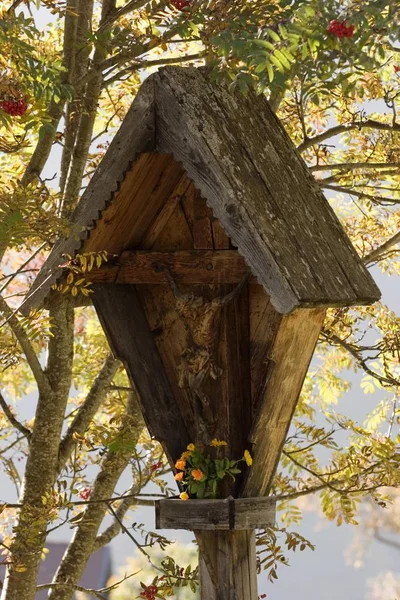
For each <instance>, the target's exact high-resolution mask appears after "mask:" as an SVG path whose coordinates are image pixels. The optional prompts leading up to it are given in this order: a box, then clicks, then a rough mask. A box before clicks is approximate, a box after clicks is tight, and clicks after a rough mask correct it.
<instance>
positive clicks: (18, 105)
mask: <svg viewBox="0 0 400 600" xmlns="http://www.w3.org/2000/svg"><path fill="white" fill-rule="evenodd" d="M0 108H1V110H3V111H4V112H6V113H7V114H8V115H11V116H12V117H22V115H24V114H25V113H26V110H27V108H28V103H27V102H26V100H22V99H19V100H18V99H17V98H12V99H10V100H2V101H1V102H0Z"/></svg>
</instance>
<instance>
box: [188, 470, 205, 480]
mask: <svg viewBox="0 0 400 600" xmlns="http://www.w3.org/2000/svg"><path fill="white" fill-rule="evenodd" d="M191 475H192V477H193V479H194V480H195V481H201V480H202V479H203V477H204V475H203V471H200V469H193V471H192V472H191Z"/></svg>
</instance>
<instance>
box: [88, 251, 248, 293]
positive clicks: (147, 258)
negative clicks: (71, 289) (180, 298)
mask: <svg viewBox="0 0 400 600" xmlns="http://www.w3.org/2000/svg"><path fill="white" fill-rule="evenodd" d="M165 269H167V270H168V271H169V272H170V274H171V275H172V277H173V278H174V280H175V281H176V282H177V283H182V284H186V285H189V284H190V285H192V284H207V285H214V284H218V283H219V284H221V283H231V284H237V283H239V282H240V281H241V280H242V279H243V277H245V275H246V274H247V273H248V272H249V269H248V267H247V265H246V264H245V262H244V260H243V258H242V257H241V256H240V255H239V254H238V253H237V252H236V251H235V250H220V251H210V250H192V251H191V252H190V251H187V250H186V251H182V252H179V251H178V252H146V251H138V252H134V251H129V250H128V251H126V252H123V253H122V254H121V256H120V258H119V259H118V262H117V264H114V265H107V264H105V265H103V266H102V267H100V268H99V269H92V270H91V271H88V273H87V275H86V277H87V279H88V280H89V281H92V282H99V281H100V282H102V283H105V282H108V283H116V284H160V283H164V284H165V283H168V279H167V276H166V274H165Z"/></svg>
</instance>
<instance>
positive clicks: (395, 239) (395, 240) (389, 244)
mask: <svg viewBox="0 0 400 600" xmlns="http://www.w3.org/2000/svg"><path fill="white" fill-rule="evenodd" d="M397 244H400V231H398V232H397V233H395V234H394V235H393V236H392V237H391V238H389V239H388V240H387V241H386V242H384V243H383V244H381V245H380V246H378V248H375V250H372V251H371V252H370V253H369V254H367V255H366V256H364V262H365V264H366V265H370V264H372V263H375V262H377V261H378V260H379V258H381V257H382V255H383V254H385V253H386V252H387V251H388V250H390V249H391V248H393V246H396V245H397Z"/></svg>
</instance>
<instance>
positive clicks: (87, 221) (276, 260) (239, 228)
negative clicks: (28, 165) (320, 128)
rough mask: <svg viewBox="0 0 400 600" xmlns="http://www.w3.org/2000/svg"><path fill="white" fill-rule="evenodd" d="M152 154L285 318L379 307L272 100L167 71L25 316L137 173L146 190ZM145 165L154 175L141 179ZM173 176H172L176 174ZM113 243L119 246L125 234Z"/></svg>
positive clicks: (132, 121)
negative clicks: (209, 214)
mask: <svg viewBox="0 0 400 600" xmlns="http://www.w3.org/2000/svg"><path fill="white" fill-rule="evenodd" d="M147 152H156V153H161V154H165V155H171V156H173V157H174V159H175V161H176V162H177V163H180V165H177V164H176V162H174V164H175V166H173V165H172V164H171V165H170V169H171V171H172V175H171V176H172V178H173V177H175V175H176V176H178V175H179V169H181V170H182V175H183V172H184V171H185V172H186V173H187V174H188V176H189V177H190V178H191V180H192V181H193V182H194V185H195V187H196V188H197V189H198V190H200V192H201V195H202V197H203V198H205V199H206V200H207V203H208V205H209V206H210V207H211V208H212V211H213V215H214V217H216V218H217V219H218V220H219V221H220V223H221V225H222V227H223V229H224V231H225V232H226V234H228V235H229V236H230V238H231V240H232V243H233V244H234V245H235V246H236V247H237V248H238V250H239V252H240V254H241V255H242V256H243V257H244V259H245V261H246V262H247V264H248V265H249V266H250V267H251V270H252V272H253V274H254V275H255V276H256V277H257V278H258V281H259V282H260V283H261V284H262V285H263V287H264V289H265V290H266V292H267V293H268V294H269V296H270V297H271V302H272V303H273V305H274V306H275V308H276V309H277V310H278V311H279V312H281V313H287V312H290V311H291V310H293V309H294V308H295V307H297V306H342V305H351V304H357V303H358V304H360V303H361V304H364V303H368V302H373V301H374V300H376V299H378V298H379V296H380V293H379V290H378V288H377V287H376V285H375V283H374V282H373V280H372V278H371V276H370V275H369V273H368V271H367V270H366V268H365V266H364V265H363V263H362V261H361V260H360V259H359V257H358V256H357V253H356V252H355V250H354V248H353V247H352V245H351V243H350V241H349V240H348V238H347V236H346V234H345V232H344V231H343V228H342V227H341V225H340V223H339V221H338V219H337V218H336V216H335V214H334V212H333V210H332V209H331V208H330V206H329V203H328V202H327V200H326V199H325V197H324V196H323V194H322V192H321V190H320V189H319V186H318V185H317V183H316V182H315V180H314V178H313V177H312V175H311V174H310V173H309V172H308V170H307V167H306V165H305V164H304V162H303V161H302V159H301V158H300V156H299V155H298V154H297V152H296V150H295V149H294V147H293V144H292V142H291V141H290V139H289V137H288V136H287V134H286V132H285V131H284V129H283V127H282V125H281V124H280V123H279V121H278V120H277V118H276V117H275V115H274V114H273V113H272V111H271V110H270V108H269V106H268V103H267V102H266V100H265V98H264V97H262V96H255V95H254V94H251V93H250V94H249V95H248V97H244V96H242V95H241V94H240V93H235V94H231V93H230V92H228V90H226V89H225V88H224V87H222V86H216V85H214V84H212V83H210V81H209V79H208V78H207V74H206V71H204V70H201V69H192V68H189V69H182V68H177V67H167V68H165V69H161V70H160V71H159V72H158V73H155V74H154V75H152V76H150V77H149V78H148V79H147V80H146V82H145V83H144V84H143V86H142V88H141V90H140V91H139V93H138V95H137V97H136V99H135V101H134V103H133V105H132V107H131V109H130V111H129V112H128V115H127V117H126V119H125V121H124V123H123V124H122V126H121V128H120V130H119V132H118V134H117V135H116V136H115V138H114V140H113V142H112V144H111V146H110V148H109V150H108V152H107V153H106V156H105V157H104V159H103V161H102V163H101V165H100V166H99V168H98V170H97V172H96V173H95V175H94V176H93V178H92V180H91V182H90V184H89V186H88V188H87V190H86V191H85V193H84V194H83V196H82V199H81V201H80V203H79V206H78V208H77V211H76V215H75V219H74V223H75V225H74V230H73V232H72V235H71V237H70V238H69V239H68V240H66V241H65V240H64V241H62V242H60V243H59V244H57V245H56V246H55V248H54V249H53V251H52V253H51V254H50V257H49V259H48V261H47V263H46V265H45V267H44V268H43V269H42V271H41V272H40V274H39V276H38V278H37V280H36V282H35V284H34V286H33V288H32V290H31V292H30V294H29V296H28V298H27V299H26V301H25V303H24V309H25V310H28V309H29V307H31V306H33V305H36V306H37V305H38V304H40V303H41V302H42V300H43V298H44V297H45V296H46V295H47V294H48V293H49V290H50V287H51V285H52V284H53V283H54V282H55V281H56V279H57V277H59V276H60V274H61V272H60V270H59V268H58V266H59V265H60V264H61V263H62V262H63V259H62V255H63V254H74V252H76V251H77V250H79V249H80V248H81V247H82V243H83V241H84V240H85V239H86V238H87V236H88V233H89V231H90V230H91V229H92V228H93V226H94V224H95V223H96V220H97V219H98V218H99V216H100V214H101V212H102V211H104V209H105V208H106V206H107V205H108V204H109V203H110V202H111V201H112V198H113V195H114V193H115V192H116V191H117V188H118V186H119V185H120V184H121V182H122V181H123V180H124V178H125V175H126V174H127V172H128V171H129V172H130V173H129V175H127V177H129V178H131V179H132V182H133V185H134V186H139V185H142V186H144V190H145V189H146V185H147V179H146V173H148V171H146V168H150V171H151V166H150V165H151V159H149V158H145V159H143V157H141V156H140V154H141V153H147ZM135 160H137V162H136V164H135V165H134V167H133V169H132V171H130V168H131V165H132V163H133V162H134V161H135ZM142 160H144V162H145V163H146V165H147V166H146V168H145V169H144V170H143V171H142V172H141V174H140V173H139V170H141V168H142V167H143V166H144V163H142V162H141V161H142ZM154 160H156V158H155V157H154ZM165 160H166V161H167V162H168V159H167V158H165ZM170 160H172V159H171V158H170ZM149 161H150V162H149ZM157 168H161V166H160V165H159V166H158V167H157ZM165 169H166V170H167V173H168V169H169V167H168V166H167V165H165ZM165 177H167V178H168V177H169V175H168V174H166V175H165ZM175 183H176V184H178V181H176V182H175ZM144 190H143V193H145V191H144ZM149 193H151V190H150V191H149ZM126 202H127V203H128V204H129V198H127V200H126ZM116 218H119V219H120V220H122V219H123V215H122V216H121V215H120V216H119V217H116ZM136 218H138V219H140V218H142V217H141V215H136ZM110 231H112V228H111V229H110ZM113 235H116V236H117V237H118V232H116V231H114V232H113ZM122 237H123V236H121V241H122ZM108 241H111V240H110V239H109V240H108ZM114 242H116V240H113V241H112V243H114Z"/></svg>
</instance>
